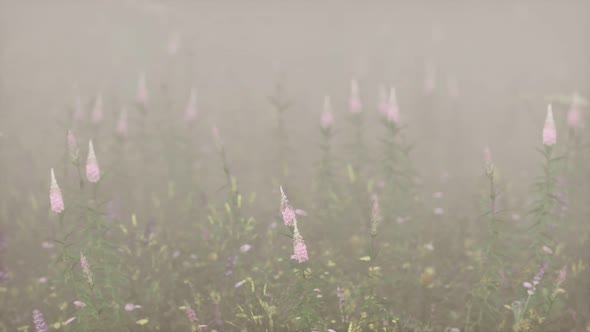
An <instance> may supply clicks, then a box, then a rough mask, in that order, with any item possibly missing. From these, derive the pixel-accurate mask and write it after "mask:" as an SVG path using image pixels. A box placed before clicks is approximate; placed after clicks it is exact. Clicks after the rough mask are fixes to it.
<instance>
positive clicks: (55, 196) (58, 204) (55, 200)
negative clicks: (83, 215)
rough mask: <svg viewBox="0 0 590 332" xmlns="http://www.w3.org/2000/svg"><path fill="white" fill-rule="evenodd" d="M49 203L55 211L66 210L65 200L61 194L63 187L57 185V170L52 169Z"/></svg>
mask: <svg viewBox="0 0 590 332" xmlns="http://www.w3.org/2000/svg"><path fill="white" fill-rule="evenodd" d="M49 203H50V205H51V211H53V212H55V213H62V212H63V210H64V200H63V197H62V195H61V189H59V186H58V185H57V180H56V179H55V172H54V171H53V168H52V169H51V185H50V186H49Z"/></svg>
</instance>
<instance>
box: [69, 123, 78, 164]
mask: <svg viewBox="0 0 590 332" xmlns="http://www.w3.org/2000/svg"><path fill="white" fill-rule="evenodd" d="M67 143H68V153H69V154H70V160H71V161H72V163H74V164H77V163H78V160H79V158H80V149H79V148H78V140H76V136H75V135H74V133H73V132H72V131H71V130H68V136H67Z"/></svg>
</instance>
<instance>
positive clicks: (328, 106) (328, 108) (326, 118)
mask: <svg viewBox="0 0 590 332" xmlns="http://www.w3.org/2000/svg"><path fill="white" fill-rule="evenodd" d="M333 124H334V115H332V102H331V101H330V96H326V97H325V98H324V109H323V111H322V117H321V118H320V127H322V129H323V130H326V131H327V130H330V129H331V128H332V125H333Z"/></svg>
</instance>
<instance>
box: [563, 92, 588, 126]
mask: <svg viewBox="0 0 590 332" xmlns="http://www.w3.org/2000/svg"><path fill="white" fill-rule="evenodd" d="M581 103H582V102H581V98H580V96H579V95H578V94H574V95H573V97H572V103H571V106H570V109H569V111H568V112H567V125H568V127H570V128H572V129H579V128H583V127H584V121H583V119H582V111H581V110H580V105H581Z"/></svg>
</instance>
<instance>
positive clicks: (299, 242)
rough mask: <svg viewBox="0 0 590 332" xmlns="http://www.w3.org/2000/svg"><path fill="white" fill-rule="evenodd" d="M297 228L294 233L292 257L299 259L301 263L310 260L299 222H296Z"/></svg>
mask: <svg viewBox="0 0 590 332" xmlns="http://www.w3.org/2000/svg"><path fill="white" fill-rule="evenodd" d="M294 227H295V230H294V233H293V256H292V258H293V259H295V260H297V261H298V262H299V263H303V262H305V261H307V260H309V257H308V256H307V247H306V246H305V242H304V241H303V237H302V236H301V234H300V233H299V229H298V228H297V222H295V224H294Z"/></svg>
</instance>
